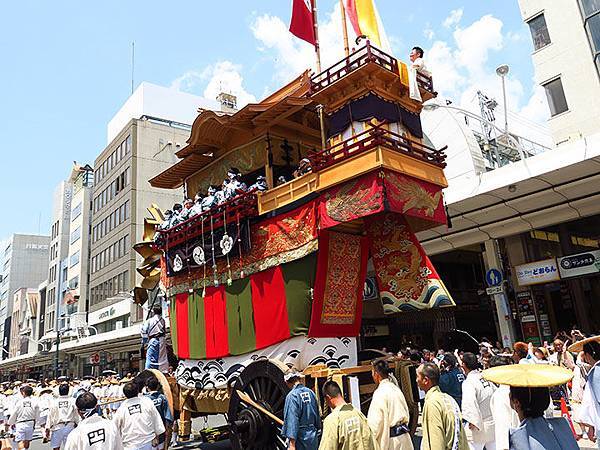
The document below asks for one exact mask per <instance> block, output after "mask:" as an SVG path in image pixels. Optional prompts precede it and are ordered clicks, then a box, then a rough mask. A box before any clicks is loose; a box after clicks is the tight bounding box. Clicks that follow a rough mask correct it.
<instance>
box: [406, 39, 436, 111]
mask: <svg viewBox="0 0 600 450" xmlns="http://www.w3.org/2000/svg"><path fill="white" fill-rule="evenodd" d="M424 53H425V52H424V51H423V49H422V48H421V47H414V48H413V49H412V50H411V52H410V55H409V58H410V65H409V66H408V88H409V96H410V98H412V99H413V100H417V101H419V102H422V101H423V99H422V98H421V91H420V90H419V82H418V80H417V73H422V74H423V75H426V76H428V77H429V76H431V72H429V70H428V69H427V67H426V66H425V61H424V60H423V54H424Z"/></svg>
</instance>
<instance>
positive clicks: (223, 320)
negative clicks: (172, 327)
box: [177, 285, 229, 359]
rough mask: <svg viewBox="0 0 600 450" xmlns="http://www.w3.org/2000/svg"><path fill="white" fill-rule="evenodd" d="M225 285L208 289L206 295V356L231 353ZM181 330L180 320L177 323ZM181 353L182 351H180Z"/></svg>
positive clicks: (215, 356) (212, 356) (219, 355)
mask: <svg viewBox="0 0 600 450" xmlns="http://www.w3.org/2000/svg"><path fill="white" fill-rule="evenodd" d="M225 298H226V295H225V286H223V285H221V286H219V287H216V288H215V287H210V288H207V289H206V296H205V297H204V323H205V332H206V335H205V336H206V358H207V359H210V358H220V357H222V356H227V355H228V354H229V333H228V331H227V326H228V325H227V305H226V304H225ZM177 325H178V328H177V330H178V331H179V329H180V328H179V327H180V325H179V322H178V323H177ZM179 354H181V351H180V352H179Z"/></svg>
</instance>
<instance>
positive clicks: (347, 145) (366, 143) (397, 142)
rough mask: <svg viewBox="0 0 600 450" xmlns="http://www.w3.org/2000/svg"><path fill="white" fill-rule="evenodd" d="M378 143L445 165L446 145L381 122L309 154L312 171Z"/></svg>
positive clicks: (321, 168) (374, 146)
mask: <svg viewBox="0 0 600 450" xmlns="http://www.w3.org/2000/svg"><path fill="white" fill-rule="evenodd" d="M376 147H384V148H387V149H389V150H392V151H395V152H398V153H401V154H403V155H406V156H410V157H412V158H416V159H419V160H421V161H425V162H427V163H429V164H433V165H435V166H438V167H440V168H442V169H443V168H444V167H446V162H445V161H446V155H445V153H444V150H445V149H446V148H447V147H444V148H442V149H440V150H437V149H434V148H431V147H428V146H427V145H424V144H421V143H420V142H417V141H414V140H412V139H410V138H407V137H405V136H402V135H399V134H397V133H394V132H393V131H389V130H386V129H385V128H383V126H382V125H379V126H375V127H373V128H370V129H368V130H366V131H363V132H362V133H359V134H357V135H355V136H353V137H352V138H350V139H348V140H345V141H343V142H340V143H338V144H336V145H333V146H332V147H329V148H327V149H326V150H324V151H321V152H315V153H313V154H311V155H310V156H309V159H310V160H311V165H312V170H313V172H319V171H321V170H323V169H326V168H327V167H330V166H332V165H334V164H338V163H340V162H342V161H344V160H346V159H348V158H351V157H354V156H357V155H359V154H361V153H363V152H366V151H368V150H371V149H373V148H376Z"/></svg>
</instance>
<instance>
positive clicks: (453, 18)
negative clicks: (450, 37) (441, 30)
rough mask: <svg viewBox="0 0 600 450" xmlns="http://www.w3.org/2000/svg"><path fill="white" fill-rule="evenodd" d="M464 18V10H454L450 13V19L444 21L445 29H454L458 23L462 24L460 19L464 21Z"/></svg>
mask: <svg viewBox="0 0 600 450" xmlns="http://www.w3.org/2000/svg"><path fill="white" fill-rule="evenodd" d="M462 16H463V9H462V8H459V9H453V10H452V11H450V15H449V16H448V17H446V19H445V20H444V22H443V23H442V25H444V27H445V28H452V27H453V26H455V25H458V23H459V22H460V19H462Z"/></svg>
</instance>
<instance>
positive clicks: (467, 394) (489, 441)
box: [461, 353, 496, 450]
mask: <svg viewBox="0 0 600 450" xmlns="http://www.w3.org/2000/svg"><path fill="white" fill-rule="evenodd" d="M462 368H463V370H464V372H465V373H466V375H467V376H466V378H465V381H463V384H462V404H461V408H462V416H463V420H464V421H465V422H468V423H467V424H466V425H465V432H466V434H467V441H468V443H469V448H470V449H471V450H483V448H484V447H485V448H486V450H495V449H496V444H495V439H496V437H495V433H494V418H493V416H492V409H491V406H490V402H491V399H492V395H493V394H494V392H495V390H496V386H495V385H494V384H492V383H490V382H489V381H487V380H485V379H483V378H481V372H480V370H479V361H478V360H477V356H475V355H474V354H473V353H465V354H463V356H462Z"/></svg>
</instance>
